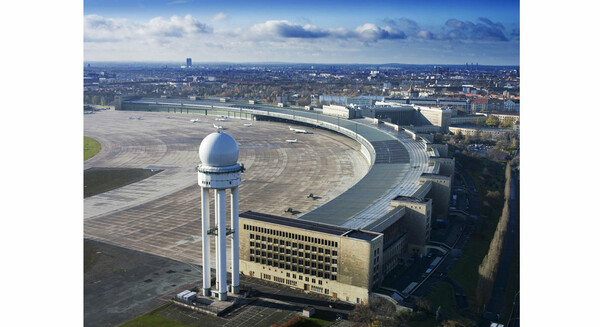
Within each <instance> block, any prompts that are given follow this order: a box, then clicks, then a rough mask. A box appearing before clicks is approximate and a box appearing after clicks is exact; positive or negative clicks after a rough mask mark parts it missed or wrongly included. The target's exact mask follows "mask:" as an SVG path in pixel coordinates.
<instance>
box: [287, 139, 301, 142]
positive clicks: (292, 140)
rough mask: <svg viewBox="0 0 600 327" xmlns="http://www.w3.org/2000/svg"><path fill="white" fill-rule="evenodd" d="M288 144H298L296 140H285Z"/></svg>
mask: <svg viewBox="0 0 600 327" xmlns="http://www.w3.org/2000/svg"><path fill="white" fill-rule="evenodd" d="M285 141H286V142H288V143H296V142H298V139H293V140H285Z"/></svg>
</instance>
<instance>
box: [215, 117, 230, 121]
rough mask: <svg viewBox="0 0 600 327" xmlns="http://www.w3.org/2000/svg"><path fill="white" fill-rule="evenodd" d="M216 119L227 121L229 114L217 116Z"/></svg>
mask: <svg viewBox="0 0 600 327" xmlns="http://www.w3.org/2000/svg"><path fill="white" fill-rule="evenodd" d="M215 120H218V121H226V120H227V116H221V117H219V118H215Z"/></svg>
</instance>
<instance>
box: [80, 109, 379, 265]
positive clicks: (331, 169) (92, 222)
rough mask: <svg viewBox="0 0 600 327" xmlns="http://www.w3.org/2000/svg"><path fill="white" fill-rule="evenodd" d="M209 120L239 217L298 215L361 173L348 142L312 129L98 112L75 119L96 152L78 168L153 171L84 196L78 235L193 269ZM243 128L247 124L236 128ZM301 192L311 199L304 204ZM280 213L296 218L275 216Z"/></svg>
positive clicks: (198, 258) (355, 147) (360, 160)
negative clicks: (226, 152)
mask: <svg viewBox="0 0 600 327" xmlns="http://www.w3.org/2000/svg"><path fill="white" fill-rule="evenodd" d="M191 119H198V122H195V123H194V122H191V121H190V120H191ZM214 123H218V125H221V126H223V127H224V128H225V130H224V131H225V132H226V133H229V134H230V135H232V136H233V137H234V138H235V139H236V141H237V142H238V144H239V146H240V158H239V160H238V161H239V162H241V163H243V164H244V166H245V168H246V171H245V173H244V174H243V175H242V185H241V186H240V192H239V194H240V198H239V208H240V212H244V211H246V210H253V211H258V212H264V213H270V214H275V215H281V216H285V215H288V216H290V217H300V216H302V215H303V214H305V213H307V212H309V211H311V210H313V209H315V208H317V207H319V206H322V205H323V204H325V203H327V202H328V201H330V200H332V199H334V198H336V197H337V196H339V195H340V194H341V193H343V192H344V191H346V190H347V189H348V188H350V187H351V186H352V185H354V184H356V183H357V182H358V181H360V179H361V178H362V177H363V176H364V175H366V173H367V171H368V169H369V167H368V164H367V162H366V160H365V159H364V157H363V156H362V154H361V153H360V145H359V144H358V143H357V142H356V141H354V140H352V139H349V138H347V137H345V136H343V135H339V134H337V133H334V132H330V131H325V130H320V129H317V130H314V132H313V134H297V133H293V132H292V131H290V130H289V128H288V124H282V123H276V122H264V121H260V122H259V121H253V122H250V121H246V120H239V119H228V120H227V121H215V117H211V116H195V115H188V114H170V115H168V114H166V113H152V112H124V111H104V112H99V113H96V114H93V115H85V118H84V134H85V135H86V136H89V137H92V138H94V139H96V140H97V141H99V142H100V144H101V146H102V149H101V150H100V152H99V153H98V154H97V155H96V156H95V157H93V158H91V159H89V160H87V161H85V163H84V168H89V167H119V168H151V169H152V168H155V169H163V171H162V172H160V173H158V174H156V175H154V176H152V177H150V178H147V179H145V180H143V181H140V182H137V183H133V184H130V185H127V186H124V187H121V188H119V189H116V190H112V191H109V192H106V193H103V194H99V195H96V196H93V197H89V198H86V199H84V237H85V238H86V239H92V240H97V241H102V242H105V243H108V244H113V245H117V246H122V247H125V248H128V249H133V250H138V251H142V252H146V253H150V254H156V255H159V256H163V257H167V258H171V259H174V260H178V261H182V262H186V263H191V264H200V263H201V262H202V254H201V242H200V241H201V236H200V234H201V202H200V188H199V187H198V185H197V174H196V172H195V167H196V165H198V164H199V158H198V147H199V145H200V142H201V141H202V139H203V137H204V136H206V135H208V134H209V133H211V132H214V131H215V128H214V127H213V124H214ZM248 123H252V126H245V125H244V124H248ZM302 128H304V127H302ZM287 139H297V142H296V143H288V142H286V140H287ZM310 193H313V194H314V196H315V197H318V200H314V199H312V198H308V197H307V195H308V194H310ZM288 207H292V208H293V210H294V211H295V212H298V213H297V214H296V215H290V214H286V213H284V211H285V209H287V208H288ZM229 208H230V206H229V204H228V205H227V210H229ZM228 214H229V213H228ZM211 243H212V242H211ZM228 243H229V242H228ZM212 246H213V247H214V244H213V245H212ZM228 246H229V244H228ZM212 252H213V253H214V249H212ZM214 258H215V256H214V255H213V256H212V259H213V261H214Z"/></svg>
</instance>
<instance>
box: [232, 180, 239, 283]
mask: <svg viewBox="0 0 600 327" xmlns="http://www.w3.org/2000/svg"><path fill="white" fill-rule="evenodd" d="M238 198H239V193H238V187H237V186H236V187H234V188H232V189H231V228H232V229H233V237H232V238H231V253H232V255H231V292H232V293H233V294H239V293H240V258H239V256H240V231H239V228H240V226H239V217H238V215H239V207H238V202H239V201H238V200H239V199H238Z"/></svg>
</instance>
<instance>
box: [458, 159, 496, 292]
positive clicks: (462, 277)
mask: <svg viewBox="0 0 600 327" xmlns="http://www.w3.org/2000/svg"><path fill="white" fill-rule="evenodd" d="M456 158H457V160H459V161H460V162H461V164H462V165H463V167H465V170H466V171H467V172H468V173H469V175H470V176H471V178H472V179H473V182H474V183H475V184H476V187H477V190H478V192H479V196H480V198H479V200H480V212H479V218H478V220H477V222H476V227H475V231H474V232H473V234H472V235H471V239H470V241H469V243H468V244H467V246H466V247H465V249H464V252H463V254H462V255H461V257H460V259H459V260H458V261H457V262H456V263H455V264H454V265H453V266H452V268H451V269H450V271H449V272H448V276H449V277H450V278H452V279H454V280H455V281H456V282H458V283H459V284H460V285H461V286H462V287H463V288H464V290H465V292H466V293H467V296H468V297H469V302H470V303H471V304H474V302H475V301H474V300H475V293H476V289H477V281H478V280H479V272H478V269H479V265H480V264H481V262H482V261H483V258H484V257H485V255H486V254H487V253H488V249H489V247H490V242H491V240H492V237H493V235H494V232H495V230H496V227H497V224H498V220H499V218H500V215H501V214H502V205H503V198H502V196H499V197H493V196H490V195H489V194H490V193H488V191H489V192H494V191H498V194H499V195H501V194H504V181H505V178H504V167H503V166H502V164H501V163H497V162H493V161H491V160H488V159H486V158H480V157H475V156H465V155H458V156H456Z"/></svg>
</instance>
